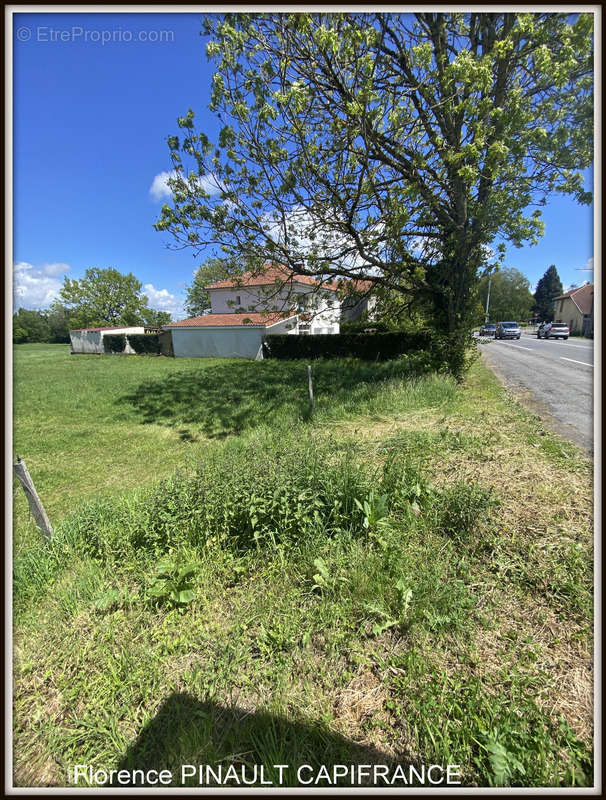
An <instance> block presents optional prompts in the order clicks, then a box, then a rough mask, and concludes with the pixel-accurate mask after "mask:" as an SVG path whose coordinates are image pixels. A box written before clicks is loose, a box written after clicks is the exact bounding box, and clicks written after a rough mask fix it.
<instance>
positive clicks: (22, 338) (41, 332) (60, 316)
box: [13, 300, 69, 344]
mask: <svg viewBox="0 0 606 800" xmlns="http://www.w3.org/2000/svg"><path fill="white" fill-rule="evenodd" d="M13 342H15V343H17V344H25V343H29V342H50V343H65V342H69V315H68V312H67V309H66V308H65V306H63V305H61V303H59V301H57V300H55V301H54V302H53V303H52V304H51V306H50V308H48V309H46V310H31V309H27V308H19V309H18V310H17V312H16V313H15V314H13Z"/></svg>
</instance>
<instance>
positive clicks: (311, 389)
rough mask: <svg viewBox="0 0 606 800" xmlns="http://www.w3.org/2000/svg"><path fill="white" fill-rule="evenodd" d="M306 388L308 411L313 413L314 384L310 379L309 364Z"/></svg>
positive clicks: (308, 366)
mask: <svg viewBox="0 0 606 800" xmlns="http://www.w3.org/2000/svg"><path fill="white" fill-rule="evenodd" d="M307 388H308V390H309V413H310V414H311V413H313V410H314V386H313V382H312V379H311V366H310V365H309V364H308V365H307Z"/></svg>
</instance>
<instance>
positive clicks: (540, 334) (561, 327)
mask: <svg viewBox="0 0 606 800" xmlns="http://www.w3.org/2000/svg"><path fill="white" fill-rule="evenodd" d="M569 336H570V328H569V327H568V325H566V324H565V323H564V322H543V323H542V324H541V325H539V328H538V330H537V339H568V337H569Z"/></svg>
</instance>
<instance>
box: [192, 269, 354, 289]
mask: <svg viewBox="0 0 606 800" xmlns="http://www.w3.org/2000/svg"><path fill="white" fill-rule="evenodd" d="M275 283H291V284H292V283H301V284H303V285H305V286H316V287H319V288H321V289H330V290H331V291H336V290H337V289H338V288H339V287H338V286H337V284H336V283H331V282H328V281H319V280H316V278H312V277H311V276H310V275H295V274H294V273H293V272H292V271H291V270H289V269H288V268H287V267H284V266H282V265H280V264H269V263H268V264H265V265H264V267H263V271H262V272H260V273H259V274H257V273H255V272H251V271H249V272H243V273H242V274H241V275H239V276H236V277H234V278H232V279H230V280H226V281H217V282H216V283H211V284H209V285H208V286H205V287H204V288H205V289H233V288H239V287H241V286H271V285H273V284H275Z"/></svg>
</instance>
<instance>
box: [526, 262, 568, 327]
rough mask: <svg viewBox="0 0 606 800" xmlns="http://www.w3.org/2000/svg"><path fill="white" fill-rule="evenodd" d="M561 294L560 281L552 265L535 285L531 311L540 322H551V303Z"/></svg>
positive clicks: (562, 288)
mask: <svg viewBox="0 0 606 800" xmlns="http://www.w3.org/2000/svg"><path fill="white" fill-rule="evenodd" d="M563 292H564V287H563V286H562V281H561V280H560V276H559V275H558V271H557V269H556V268H555V264H552V265H551V266H550V267H548V268H547V270H546V271H545V274H544V275H543V277H542V278H540V280H539V282H538V283H537V288H536V290H535V293H534V304H533V307H532V310H533V311H534V312H535V313H536V314H537V316H538V317H539V318H540V319H541V320H542V321H544V322H551V321H552V320H553V301H554V299H555V298H556V297H557V296H558V295H560V294H563Z"/></svg>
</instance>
